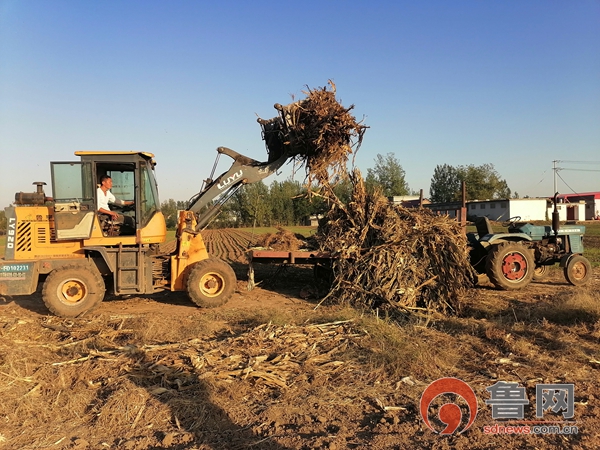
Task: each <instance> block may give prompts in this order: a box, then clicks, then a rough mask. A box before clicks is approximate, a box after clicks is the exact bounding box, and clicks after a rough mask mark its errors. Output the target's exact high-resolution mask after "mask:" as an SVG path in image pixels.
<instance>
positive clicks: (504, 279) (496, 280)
mask: <svg viewBox="0 0 600 450" xmlns="http://www.w3.org/2000/svg"><path fill="white" fill-rule="evenodd" d="M534 269H535V262H534V258H533V252H532V251H531V250H530V249H528V248H527V247H525V246H523V245H521V244H519V243H515V242H504V243H501V244H498V245H495V246H494V247H493V248H492V249H490V252H489V253H488V256H487V260H486V266H485V271H486V274H487V276H488V278H489V279H490V281H491V282H492V284H493V285H494V286H496V287H497V288H498V289H503V290H511V289H521V288H524V287H525V286H527V285H528V284H529V283H530V282H531V279H532V278H533V272H534Z"/></svg>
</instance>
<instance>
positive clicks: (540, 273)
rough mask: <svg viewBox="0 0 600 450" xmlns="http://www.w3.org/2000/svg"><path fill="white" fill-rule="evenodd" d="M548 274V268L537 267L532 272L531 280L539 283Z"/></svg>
mask: <svg viewBox="0 0 600 450" xmlns="http://www.w3.org/2000/svg"><path fill="white" fill-rule="evenodd" d="M549 274H550V266H537V267H536V268H535V269H534V271H533V280H534V281H541V280H543V279H545V278H546V277H547V276H548V275H549Z"/></svg>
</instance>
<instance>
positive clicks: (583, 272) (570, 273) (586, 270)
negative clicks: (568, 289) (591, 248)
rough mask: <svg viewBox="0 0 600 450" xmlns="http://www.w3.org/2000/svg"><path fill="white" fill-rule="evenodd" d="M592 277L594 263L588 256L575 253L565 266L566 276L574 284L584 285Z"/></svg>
mask: <svg viewBox="0 0 600 450" xmlns="http://www.w3.org/2000/svg"><path fill="white" fill-rule="evenodd" d="M591 277H592V265H591V264H590V262H589V261H588V259H587V258H585V257H584V256H581V255H573V256H572V257H571V258H569V261H568V262H567V265H566V266H565V278H566V280H567V281H568V282H569V283H571V284H572V285H573V286H582V285H584V284H586V283H587V282H588V281H590V278H591Z"/></svg>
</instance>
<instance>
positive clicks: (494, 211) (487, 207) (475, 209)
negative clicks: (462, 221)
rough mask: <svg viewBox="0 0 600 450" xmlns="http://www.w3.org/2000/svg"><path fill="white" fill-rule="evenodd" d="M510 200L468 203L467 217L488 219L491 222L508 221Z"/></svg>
mask: <svg viewBox="0 0 600 450" xmlns="http://www.w3.org/2000/svg"><path fill="white" fill-rule="evenodd" d="M509 205H510V203H509V201H508V200H490V201H484V202H468V203H467V216H479V217H487V218H488V219H490V220H495V221H502V220H507V219H508V218H509V217H510V215H509V212H510V209H509Z"/></svg>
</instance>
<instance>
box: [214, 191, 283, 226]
mask: <svg viewBox="0 0 600 450" xmlns="http://www.w3.org/2000/svg"><path fill="white" fill-rule="evenodd" d="M223 209H224V210H225V211H227V212H228V214H230V215H231V216H232V217H234V218H235V222H236V223H237V225H238V226H244V227H251V226H257V227H262V226H270V225H271V221H272V217H271V206H270V195H269V188H268V187H267V186H266V185H265V184H264V183H263V182H262V181H259V182H258V183H253V184H247V185H245V186H244V187H243V188H242V189H240V190H239V191H237V192H236V193H235V194H234V195H233V196H232V197H231V198H230V199H229V201H228V202H226V203H225V204H224V206H223ZM224 214H225V212H224Z"/></svg>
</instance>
